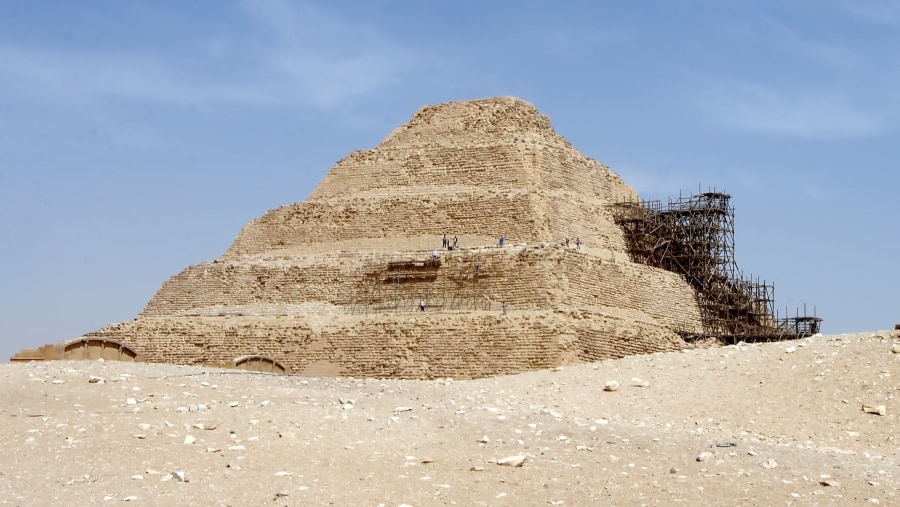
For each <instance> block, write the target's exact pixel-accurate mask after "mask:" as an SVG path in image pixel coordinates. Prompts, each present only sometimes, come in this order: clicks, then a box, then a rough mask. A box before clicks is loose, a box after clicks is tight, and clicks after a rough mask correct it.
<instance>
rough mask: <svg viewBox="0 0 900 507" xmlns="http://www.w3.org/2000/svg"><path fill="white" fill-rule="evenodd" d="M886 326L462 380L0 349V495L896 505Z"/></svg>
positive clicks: (75, 500) (11, 499)
mask: <svg viewBox="0 0 900 507" xmlns="http://www.w3.org/2000/svg"><path fill="white" fill-rule="evenodd" d="M896 341H897V340H896V339H895V338H892V337H891V334H890V332H887V331H884V332H876V333H861V334H853V335H839V336H816V337H812V338H808V339H804V340H800V341H794V342H783V343H774V344H763V345H744V344H741V345H738V346H730V347H722V348H711V349H695V350H687V351H683V352H680V353H667V354H654V355H648V356H636V357H629V358H625V359H620V360H611V361H603V362H600V363H594V364H580V365H572V366H567V367H564V368H559V369H555V370H552V371H537V372H531V373H525V374H521V375H514V376H505V377H494V378H487V379H480V380H468V381H459V380H456V381H454V380H449V379H446V380H437V381H400V380H390V379H388V380H380V379H352V378H323V377H297V376H273V375H266V374H256V373H248V372H238V371H229V370H217V369H211V368H198V367H179V366H173V365H154V364H128V363H116V362H87V361H66V362H48V363H31V364H4V365H0V396H2V400H3V403H2V404H0V421H2V424H0V435H2V438H0V456H2V457H0V505H22V506H25V505H116V504H122V503H123V502H124V503H126V504H127V505H234V506H239V505H278V506H281V505H290V506H293V505H348V506H349V505H354V506H355V505H362V506H367V505H371V506H376V505H385V506H399V505H410V506H425V505H499V506H502V505H564V506H574V505H765V506H769V505H863V504H865V505H873V504H880V505H900V483H898V478H900V468H898V462H900V461H898V459H900V440H897V438H896V433H897V432H898V430H900V424H898V417H897V414H898V413H900V403H898V398H900V384H898V382H897V380H898V377H900V354H894V353H892V352H891V349H892V345H893V343H894V342H896ZM101 379H102V380H101ZM611 380H615V381H618V382H619V383H620V387H619V389H618V390H617V391H614V392H605V391H604V390H603V387H604V385H605V384H606V382H607V381H611ZM863 404H868V405H876V406H877V405H884V409H885V412H884V415H878V414H870V413H866V412H864V411H863V410H862V409H861V407H862V405H863ZM510 457H517V458H516V459H515V460H514V461H518V460H521V459H522V458H524V462H523V463H522V464H521V466H518V467H517V466H504V465H501V464H498V461H503V460H504V459H505V458H510Z"/></svg>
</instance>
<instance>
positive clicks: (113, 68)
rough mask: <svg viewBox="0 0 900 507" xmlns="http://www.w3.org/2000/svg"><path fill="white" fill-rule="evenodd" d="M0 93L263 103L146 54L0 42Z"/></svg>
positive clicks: (75, 99)
mask: <svg viewBox="0 0 900 507" xmlns="http://www.w3.org/2000/svg"><path fill="white" fill-rule="evenodd" d="M0 61H2V62H3V63H4V64H3V65H2V66H0V90H2V91H3V93H4V95H6V96H8V97H9V96H12V97H16V98H24V99H26V100H29V99H30V100H32V101H40V102H45V103H51V104H78V103H82V102H87V103H90V102H92V101H94V100H96V99H108V98H124V99H140V100H150V101H159V102H168V103H176V104H209V103H218V102H254V103H265V102H268V101H269V98H268V97H267V96H266V95H265V94H263V93H259V92H258V91H256V90H254V89H253V88H252V87H247V86H240V85H237V86H235V85H223V84H219V83H214V82H203V81H201V80H199V79H192V78H191V77H189V76H187V75H181V74H179V73H178V72H176V71H175V70H174V69H172V68H170V67H168V66H166V65H165V64H164V63H163V62H161V61H159V60H157V59H154V58H152V57H149V56H146V55H136V54H126V53H119V52H89V51H78V50H44V49H33V48H26V47H16V46H9V45H5V46H0Z"/></svg>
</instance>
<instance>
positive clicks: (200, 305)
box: [76, 97, 701, 378]
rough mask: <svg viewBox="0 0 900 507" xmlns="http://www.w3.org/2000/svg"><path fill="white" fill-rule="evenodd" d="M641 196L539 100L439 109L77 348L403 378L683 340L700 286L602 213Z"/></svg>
mask: <svg viewBox="0 0 900 507" xmlns="http://www.w3.org/2000/svg"><path fill="white" fill-rule="evenodd" d="M633 199H637V195H636V193H635V191H634V189H633V188H631V187H630V186H628V185H626V184H625V183H624V182H623V181H622V180H621V178H620V177H619V176H618V175H616V174H615V173H613V172H612V171H610V170H609V168H607V167H606V166H604V165H603V164H601V163H599V162H597V161H596V160H593V159H590V158H588V157H586V156H585V155H583V154H581V153H580V152H579V151H578V150H576V149H575V148H574V147H572V145H571V144H569V142H567V141H566V140H565V139H563V138H562V137H560V136H559V135H557V134H556V133H555V132H554V130H553V128H552V126H551V124H550V120H549V119H548V118H547V117H546V116H544V115H541V114H540V113H539V112H538V111H537V109H536V108H535V107H534V106H533V105H531V104H529V103H528V102H525V101H523V100H520V99H516V98H511V97H503V98H492V99H483V100H470V101H461V102H450V103H445V104H438V105H431V106H426V107H423V108H422V109H420V110H419V111H418V112H416V113H415V114H414V115H413V117H412V119H411V120H410V121H409V122H408V123H406V124H404V125H402V126H401V127H399V128H397V129H395V130H394V131H393V132H391V133H390V135H388V136H387V138H385V139H384V141H382V142H381V143H380V144H379V145H378V146H376V147H375V148H372V149H369V150H362V151H355V152H353V153H351V154H350V155H348V156H347V157H345V158H344V159H342V160H341V161H339V162H338V163H337V164H336V165H335V166H334V167H333V168H332V169H331V170H330V171H329V172H328V174H327V175H326V176H325V178H324V180H322V182H321V183H320V184H319V186H318V188H316V190H315V191H314V192H313V193H312V194H311V195H310V196H309V198H308V199H306V200H305V201H303V202H299V203H295V204H291V205H287V206H282V207H280V208H277V209H273V210H271V211H269V212H267V213H265V214H264V215H263V216H261V217H259V218H257V219H254V220H252V221H251V222H250V223H248V224H247V225H245V226H244V227H243V229H242V230H241V232H240V234H239V235H238V237H237V238H236V239H235V241H234V243H233V244H232V245H231V247H230V248H229V249H228V250H227V251H226V252H225V253H224V254H223V255H222V257H221V258H219V259H217V260H214V261H212V262H204V263H200V264H196V265H193V266H190V267H188V268H187V269H185V270H184V271H182V272H181V273H179V274H177V275H175V276H174V277H172V278H171V279H169V280H168V281H167V282H165V283H164V284H163V286H162V288H160V290H159V291H158V292H157V294H156V295H155V296H154V297H153V299H152V300H151V301H150V302H149V303H148V304H147V306H146V307H145V308H144V310H143V311H142V312H141V313H140V314H139V315H138V316H137V318H136V319H135V320H133V321H129V322H123V323H119V324H113V325H110V326H108V327H105V328H103V329H101V330H99V331H96V332H93V333H89V334H87V335H85V336H83V337H81V338H79V339H78V340H76V341H78V343H82V344H83V343H87V341H90V340H93V341H95V342H97V341H101V342H103V343H115V344H120V345H121V346H123V347H127V348H128V349H130V350H132V351H133V352H134V353H135V354H136V356H137V357H139V358H141V359H143V360H147V361H154V362H172V363H179V364H215V365H223V366H239V367H247V368H251V369H263V370H266V371H279V372H280V371H284V372H290V373H297V374H307V375H345V376H354V377H399V378H439V377H455V378H475V377H483V376H489V375H498V374H509V373H518V372H522V371H527V370H532V369H537V368H546V367H554V366H558V365H562V364H567V363H572V362H579V361H595V360H599V359H604V358H614V357H621V356H625V355H632V354H640V353H650V352H655V351H664V350H674V349H680V348H683V347H684V346H685V343H684V342H683V341H682V340H681V338H679V336H678V335H677V334H676V333H675V332H674V331H673V330H675V329H679V330H687V331H691V330H696V331H698V332H699V331H700V327H701V323H700V313H699V310H698V307H697V302H696V297H695V294H694V291H693V289H692V288H691V287H690V286H689V285H688V284H687V283H686V282H685V281H684V280H683V279H682V278H681V277H679V276H678V275H676V274H675V273H672V272H669V271H665V270H662V269H658V268H654V267H650V266H646V265H643V264H636V263H633V262H632V261H631V260H630V259H629V256H628V253H627V251H626V244H625V238H624V236H623V232H622V230H621V229H620V228H619V227H618V226H617V225H616V224H615V223H614V221H613V217H612V215H611V212H610V209H609V206H608V205H609V204H610V203H614V202H619V201H624V200H633ZM444 237H447V238H448V241H449V242H450V246H451V247H453V246H455V248H452V249H449V248H446V247H445V246H444V243H443V238H444ZM501 237H502V238H503V241H502V244H501V241H500V238H501ZM567 239H568V245H567V244H566V243H567V241H566V240H567ZM423 303H424V311H423V310H422V307H423Z"/></svg>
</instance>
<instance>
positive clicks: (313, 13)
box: [243, 0, 419, 108]
mask: <svg viewBox="0 0 900 507" xmlns="http://www.w3.org/2000/svg"><path fill="white" fill-rule="evenodd" d="M243 6H244V8H245V11H246V12H247V13H248V14H249V15H250V16H251V18H252V19H254V20H255V21H257V22H258V23H259V24H260V25H261V26H262V27H263V28H264V29H266V30H267V32H269V33H271V34H272V36H273V39H274V40H273V41H272V44H271V45H270V46H269V47H265V48H263V50H262V51H263V52H264V54H263V55H262V58H263V60H264V61H265V62H266V63H267V65H268V66H269V67H270V68H271V69H273V70H274V71H276V72H277V73H279V74H280V75H281V76H282V77H283V78H286V79H288V80H289V81H290V82H291V83H292V85H294V86H296V87H297V88H298V89H299V90H298V91H299V95H300V96H299V98H300V99H302V100H304V101H305V102H308V103H310V104H311V105H314V106H318V107H322V108H329V107H335V106H339V105H341V104H342V103H344V102H346V101H352V100H355V99H358V98H360V97H363V96H365V95H367V94H370V93H374V92H375V91H377V90H379V89H381V88H383V87H385V86H390V85H393V84H397V83H399V82H401V81H402V80H403V79H404V76H407V75H409V74H410V73H411V71H412V70H413V69H414V68H415V67H416V65H417V64H418V61H419V58H417V56H416V55H415V54H414V52H412V51H410V50H408V49H406V48H403V47H400V46H397V45H395V44H392V43H390V42H389V41H387V40H386V39H385V38H384V37H383V36H382V35H381V34H379V33H378V32H377V31H375V30H374V29H372V28H371V27H368V26H364V25H348V24H344V23H342V22H338V21H337V20H336V19H334V18H332V17H330V16H328V15H327V14H325V13H323V12H320V11H318V10H316V9H314V8H313V7H311V6H310V5H307V4H303V3H291V2H288V1H286V0H246V1H245V2H244V3H243Z"/></svg>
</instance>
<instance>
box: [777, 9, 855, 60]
mask: <svg viewBox="0 0 900 507" xmlns="http://www.w3.org/2000/svg"><path fill="white" fill-rule="evenodd" d="M763 26H764V28H765V32H764V33H765V41H766V42H767V43H769V44H773V45H775V46H776V47H777V48H778V50H779V51H785V52H790V53H793V54H795V55H797V56H800V57H802V58H804V59H806V60H812V61H817V62H820V63H824V64H827V65H830V66H836V67H854V66H856V65H858V64H859V63H860V60H861V59H860V55H858V54H857V53H856V52H854V51H853V50H852V49H851V48H850V47H847V46H845V45H841V44H836V43H833V42H829V41H824V40H821V39H818V38H814V37H810V36H809V35H807V34H804V33H802V32H801V31H799V30H797V29H796V28H795V27H791V26H789V25H788V24H786V23H784V22H781V21H779V20H777V19H775V18H767V19H766V20H765V22H764V24H763Z"/></svg>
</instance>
